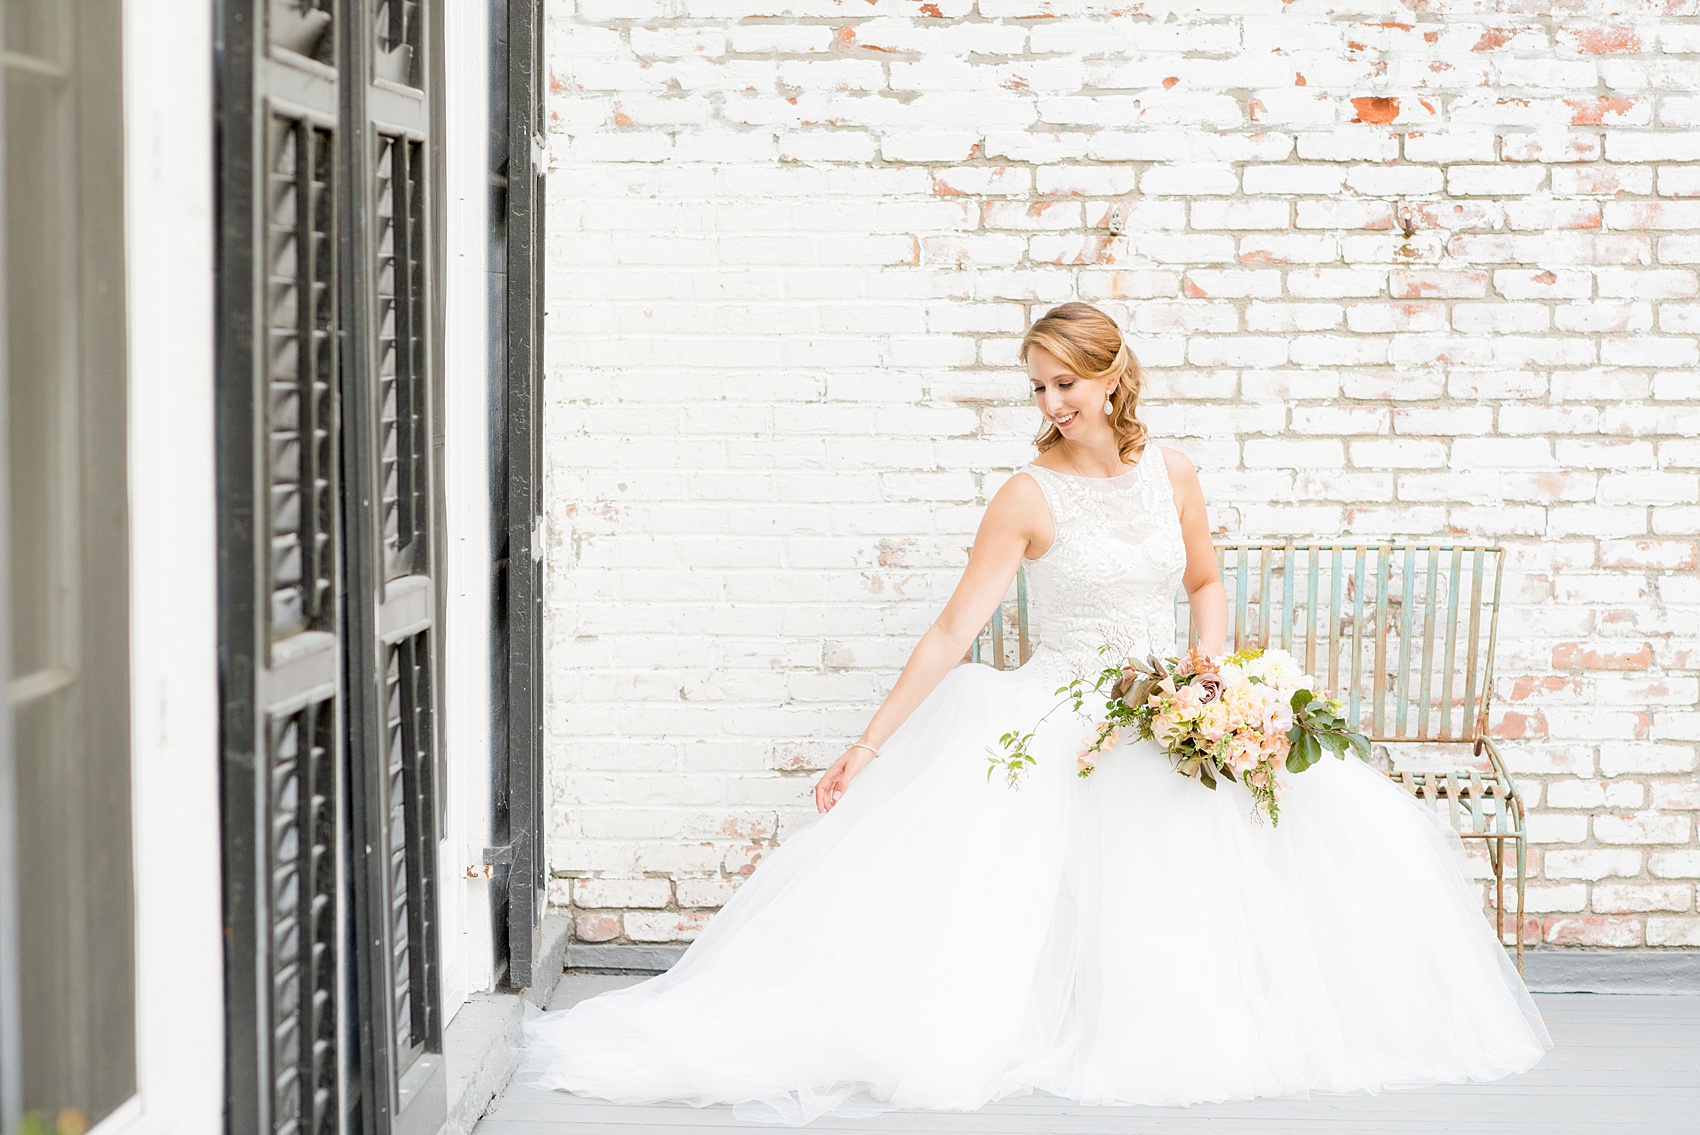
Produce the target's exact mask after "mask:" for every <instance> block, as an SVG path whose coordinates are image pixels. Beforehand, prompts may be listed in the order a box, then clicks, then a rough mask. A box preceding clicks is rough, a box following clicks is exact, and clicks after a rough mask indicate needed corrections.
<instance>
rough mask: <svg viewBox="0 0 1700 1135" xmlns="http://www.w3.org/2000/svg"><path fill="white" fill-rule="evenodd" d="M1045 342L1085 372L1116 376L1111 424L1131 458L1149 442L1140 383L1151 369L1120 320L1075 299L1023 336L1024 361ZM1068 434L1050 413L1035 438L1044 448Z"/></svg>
mask: <svg viewBox="0 0 1700 1135" xmlns="http://www.w3.org/2000/svg"><path fill="white" fill-rule="evenodd" d="M1035 346H1037V347H1043V348H1045V350H1047V351H1049V352H1051V354H1053V355H1055V356H1056V357H1057V358H1058V359H1061V360H1062V362H1063V364H1064V365H1065V366H1067V367H1068V369H1069V370H1071V371H1073V372H1074V373H1075V374H1077V375H1079V376H1080V377H1081V378H1088V379H1092V380H1094V381H1097V382H1104V381H1114V382H1115V392H1114V393H1113V394H1111V395H1110V406H1111V412H1110V428H1112V429H1113V430H1115V431H1116V446H1117V448H1118V449H1119V450H1120V451H1121V457H1122V460H1123V461H1131V460H1132V459H1133V457H1134V455H1135V454H1137V453H1139V452H1141V451H1142V450H1143V449H1144V448H1145V441H1146V438H1147V437H1148V436H1149V432H1150V431H1148V430H1147V429H1146V428H1145V423H1144V422H1142V421H1140V420H1139V415H1138V413H1137V411H1138V409H1139V393H1140V388H1141V387H1142V386H1143V385H1144V382H1145V372H1144V371H1142V370H1140V369H1139V360H1138V359H1136V358H1134V357H1133V352H1132V351H1131V350H1129V349H1128V345H1127V340H1126V339H1124V338H1122V333H1121V329H1120V328H1118V327H1117V326H1116V321H1115V320H1113V319H1111V318H1110V317H1109V316H1107V315H1105V314H1104V313H1103V312H1101V311H1099V310H1098V309H1097V308H1095V307H1093V306H1092V305H1091V304H1089V303H1081V302H1080V301H1079V300H1070V301H1069V302H1068V303H1064V304H1058V305H1057V306H1056V307H1053V308H1052V309H1051V310H1050V311H1047V312H1046V313H1045V314H1044V315H1042V316H1041V317H1040V318H1039V319H1038V320H1037V321H1036V322H1035V323H1034V324H1033V326H1031V327H1029V328H1028V329H1027V334H1026V336H1025V337H1023V338H1022V340H1021V361H1022V362H1026V361H1027V352H1028V350H1029V349H1030V348H1032V347H1035ZM1061 440H1062V431H1060V430H1058V429H1057V427H1056V423H1054V422H1052V421H1051V420H1050V419H1048V418H1047V419H1046V420H1045V424H1044V425H1043V426H1042V427H1041V428H1040V430H1039V434H1038V436H1037V437H1035V438H1034V439H1033V444H1034V446H1035V447H1037V448H1038V450H1039V452H1040V453H1043V452H1045V450H1047V449H1049V448H1051V447H1052V446H1053V445H1056V444H1057V443H1058V442H1060V441H1061Z"/></svg>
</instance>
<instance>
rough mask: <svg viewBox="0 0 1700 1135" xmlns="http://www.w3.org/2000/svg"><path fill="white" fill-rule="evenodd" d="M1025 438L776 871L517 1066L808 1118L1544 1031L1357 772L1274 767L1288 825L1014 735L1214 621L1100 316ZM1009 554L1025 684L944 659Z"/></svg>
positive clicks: (547, 1035) (1523, 1058) (1221, 1081)
mask: <svg viewBox="0 0 1700 1135" xmlns="http://www.w3.org/2000/svg"><path fill="white" fill-rule="evenodd" d="M1021 356H1022V358H1023V359H1024V360H1025V362H1026V364H1027V373H1028V377H1029V379H1030V382H1031V386H1032V390H1033V394H1034V399H1035V401H1036V403H1037V406H1038V409H1039V411H1040V413H1041V414H1042V415H1043V416H1044V419H1045V426H1044V429H1043V432H1042V433H1041V434H1040V436H1039V437H1038V439H1037V441H1036V445H1037V447H1038V450H1039V453H1038V455H1037V457H1036V458H1035V460H1034V461H1033V462H1032V464H1030V465H1028V466H1026V467H1025V468H1023V469H1022V470H1020V471H1018V473H1017V474H1016V475H1015V476H1013V477H1011V478H1010V479H1009V480H1008V481H1007V482H1006V483H1005V484H1004V485H1003V487H1002V488H1001V489H999V490H998V492H997V493H996V494H995V496H994V497H993V498H992V501H991V503H990V504H989V505H988V506H987V509H986V512H985V516H984V518H983V520H982V522H981V524H980V527H979V530H978V532H977V533H976V535H975V538H974V545H973V550H972V552H971V554H970V556H969V560H968V565H967V567H966V569H965V570H964V572H963V575H962V580H961V582H960V583H959V584H958V585H957V588H956V590H955V592H954V593H953V594H952V595H951V597H950V600H949V602H948V603H947V604H946V605H945V607H944V610H943V612H942V613H941V614H940V615H939V617H938V620H937V621H936V622H935V623H934V624H933V625H932V627H931V628H930V629H928V631H927V632H926V633H925V634H924V635H923V636H922V637H921V640H920V642H919V643H918V644H917V645H916V647H915V649H914V652H913V653H912V654H911V656H910V658H909V661H908V663H907V665H905V666H904V668H903V671H902V673H901V675H900V676H899V677H898V679H897V682H896V684H895V685H894V686H893V687H892V690H891V693H890V694H889V695H888V696H887V697H886V699H885V701H884V702H883V703H882V704H881V705H880V707H879V709H878V710H877V712H875V713H874V715H873V717H872V719H871V720H870V721H869V723H868V727H867V729H866V730H865V731H864V732H863V734H862V736H861V737H860V738H859V739H858V740H857V741H856V742H855V744H853V745H852V746H851V747H850V748H849V749H847V750H846V751H845V753H844V754H843V755H842V756H841V757H839V758H838V759H837V760H836V761H834V762H833V764H832V766H831V767H830V768H828V769H827V770H826V772H825V774H824V775H822V776H821V778H820V780H819V782H818V783H817V785H816V786H815V803H816V807H817V809H818V810H819V811H821V812H822V813H824V814H823V815H822V816H821V818H820V819H819V820H818V821H816V822H815V823H814V824H813V825H811V826H810V827H808V828H805V829H803V830H802V831H799V832H798V833H796V834H795V835H793V836H792V837H790V838H789V839H788V840H787V841H786V842H785V843H784V844H783V845H782V846H780V847H779V848H777V849H776V850H774V851H773V852H771V853H770V854H769V855H768V856H767V858H766V859H765V860H763V861H762V863H761V864H760V866H759V867H758V868H757V869H756V870H755V872H754V873H753V874H752V875H751V876H750V877H749V878H748V879H747V880H746V881H745V882H744V884H743V885H742V887H741V888H740V889H739V890H738V891H737V893H736V894H735V895H734V896H733V897H732V899H731V900H730V901H729V902H728V903H727V904H726V905H725V907H723V908H722V909H721V910H720V911H719V912H718V913H717V914H716V915H715V917H714V918H713V919H711V920H710V922H709V923H708V925H707V927H706V928H705V929H704V930H703V932H702V934H701V935H700V936H699V937H698V938H697V939H696V941H695V942H693V943H692V944H691V945H690V947H689V948H688V949H687V950H686V951H685V954H684V956H683V957H682V958H681V959H680V960H679V961H678V963H677V964H675V965H674V966H673V968H672V969H670V970H668V971H667V972H666V973H664V974H661V975H659V976H656V977H653V978H650V979H649V980H647V981H644V982H641V983H639V984H637V985H634V986H631V987H629V988H624V989H618V990H613V991H610V992H607V993H604V994H602V995H600V996H597V997H594V998H591V999H589V1000H587V1001H584V1002H581V1003H579V1004H578V1005H575V1006H573V1007H572V1008H570V1009H567V1010H563V1011H559V1012H554V1013H546V1014H543V1015H542V1016H540V1017H538V1018H535V1019H534V1020H532V1021H531V1022H529V1023H528V1024H527V1026H526V1031H527V1049H528V1052H527V1055H526V1064H525V1071H523V1072H522V1074H521V1079H522V1080H529V1081H530V1082H531V1083H534V1084H539V1085H541V1086H544V1087H551V1088H562V1089H566V1090H569V1091H573V1092H579V1093H584V1094H586V1095H591V1096H595V1097H599V1098H602V1099H608V1100H614V1101H620V1102H631V1103H637V1102H657V1101H681V1102H685V1103H689V1104H693V1105H698V1106H701V1105H708V1104H717V1103H719V1104H732V1105H733V1107H734V1114H735V1115H736V1116H737V1117H739V1118H744V1119H753V1120H761V1121H767V1122H779V1123H790V1124H802V1123H806V1122H808V1121H810V1120H811V1119H814V1118H815V1117H817V1116H820V1115H823V1114H833V1115H841V1116H849V1115H867V1114H871V1113H873V1112H876V1111H880V1110H884V1109H887V1108H893V1107H909V1108H933V1109H951V1110H968V1109H973V1108H977V1107H979V1106H981V1105H982V1104H984V1103H986V1102H988V1101H991V1100H996V1099H999V1098H1001V1097H1005V1096H1010V1095H1018V1094H1023V1093H1029V1092H1033V1091H1044V1092H1050V1093H1053V1094H1055V1095H1058V1096H1063V1097H1066V1098H1068V1099H1071V1100H1077V1101H1081V1102H1086V1103H1106V1104H1190V1103H1198V1102H1203V1101H1221V1100H1232V1099H1246V1098H1251V1097H1256V1096H1270V1095H1285V1094H1291V1093H1301V1092H1306V1091H1311V1090H1316V1091H1351V1090H1370V1091H1377V1090H1381V1089H1385V1088H1393V1087H1402V1086H1411V1085H1417V1084H1429V1083H1439V1082H1459V1081H1468V1080H1487V1079H1492V1078H1495V1077H1499V1076H1503V1075H1506V1074H1507V1073H1511V1072H1518V1071H1522V1070H1524V1069H1527V1068H1529V1067H1530V1066H1531V1065H1533V1064H1534V1063H1535V1062H1536V1061H1537V1060H1539V1059H1540V1057H1541V1055H1542V1053H1543V1052H1544V1051H1545V1050H1546V1049H1547V1048H1548V1047H1549V1046H1550V1044H1551V1041H1550V1040H1549V1038H1548V1036H1547V1032H1546V1029H1545V1027H1544V1025H1543V1023H1542V1021H1541V1018H1540V1014H1539V1012H1538V1011H1537V1010H1536V1008H1535V1006H1534V1003H1533V1002H1532V1001H1531V999H1530V997H1529V994H1528V991H1527V989H1526V988H1525V987H1524V985H1523V983H1522V981H1521V980H1520V979H1519V978H1518V976H1517V972H1516V970H1515V968H1514V967H1513V966H1512V965H1511V963H1510V961H1509V959H1508V958H1507V957H1506V954H1505V951H1504V949H1503V948H1502V947H1501V946H1500V944H1499V943H1498V941H1497V940H1496V939H1495V936H1494V934H1493V932H1492V930H1491V929H1490V928H1489V925H1488V923H1487V920H1486V919H1485V917H1484V916H1483V913H1482V911H1481V907H1480V904H1479V900H1478V896H1477V891H1476V888H1475V885H1474V884H1472V883H1470V882H1469V881H1468V880H1467V878H1466V875H1465V871H1464V867H1463V863H1464V860H1463V852H1462V847H1461V845H1460V843H1459V840H1458V837H1457V836H1456V835H1454V834H1453V833H1452V831H1451V830H1450V829H1449V828H1447V827H1446V826H1445V825H1444V824H1443V823H1442V822H1441V821H1440V820H1438V819H1437V818H1436V817H1435V816H1434V815H1433V814H1431V813H1430V812H1428V811H1427V810H1426V809H1424V808H1423V807H1422V806H1421V805H1419V804H1418V803H1416V802H1415V801H1414V800H1412V799H1410V798H1409V797H1407V796H1406V794H1405V793H1404V792H1402V791H1401V790H1399V789H1398V788H1397V787H1396V786H1394V785H1393V784H1391V783H1389V782H1388V781H1387V779H1386V778H1385V777H1384V776H1383V775H1382V774H1381V773H1379V772H1377V771H1375V770H1374V769H1372V768H1370V767H1368V766H1367V765H1364V764H1362V763H1361V762H1360V761H1358V760H1357V759H1355V758H1351V757H1348V759H1346V760H1336V759H1333V758H1327V759H1324V760H1323V761H1321V762H1320V763H1319V764H1317V765H1315V766H1314V767H1313V768H1311V769H1309V770H1308V771H1306V772H1305V773H1304V774H1303V775H1302V776H1293V777H1290V778H1289V779H1288V782H1287V783H1286V786H1285V789H1284V796H1283V799H1282V805H1281V822H1280V825H1279V826H1278V827H1271V826H1268V825H1267V824H1265V823H1263V822H1261V821H1260V820H1259V819H1258V818H1257V815H1256V813H1255V809H1254V807H1253V805H1252V802H1251V799H1250V797H1249V795H1247V794H1246V792H1245V790H1244V789H1243V788H1242V787H1241V786H1240V785H1238V784H1233V783H1229V784H1223V785H1222V786H1221V787H1220V788H1219V789H1218V790H1217V791H1214V792H1212V791H1207V790H1206V789H1204V788H1203V787H1202V786H1201V785H1200V784H1199V783H1198V782H1197V781H1195V780H1192V779H1189V778H1186V777H1182V776H1177V775H1176V774H1175V773H1174V772H1173V771H1172V770H1171V767H1170V764H1169V761H1168V760H1167V759H1166V757H1165V756H1164V754H1163V753H1162V752H1161V750H1160V749H1158V748H1157V746H1156V745H1155V744H1154V743H1153V742H1150V741H1123V742H1121V743H1119V744H1118V745H1117V746H1116V747H1115V748H1114V749H1112V750H1110V751H1107V752H1105V753H1102V754H1101V755H1100V757H1099V761H1098V768H1097V772H1096V774H1095V775H1093V776H1092V777H1090V778H1085V779H1082V778H1080V777H1078V776H1077V775H1076V761H1075V757H1076V753H1077V751H1078V749H1079V748H1080V747H1081V739H1080V738H1081V734H1082V732H1083V730H1084V729H1085V727H1086V726H1085V724H1084V723H1083V722H1082V721H1081V720H1080V719H1079V718H1077V717H1076V716H1074V715H1073V714H1072V713H1071V712H1070V711H1069V709H1068V708H1067V707H1065V708H1064V709H1062V710H1060V711H1058V712H1057V713H1054V714H1051V716H1050V717H1049V718H1047V719H1046V720H1045V721H1044V722H1043V723H1042V724H1040V725H1039V726H1038V728H1037V730H1036V733H1035V736H1034V738H1033V741H1032V742H1031V746H1030V748H1031V750H1032V752H1033V754H1034V756H1035V758H1036V760H1037V764H1036V765H1035V766H1034V767H1032V768H1030V769H1027V770H1026V772H1025V773H1024V776H1023V780H1022V783H1021V785H1020V787H1019V788H1011V787H1009V786H1008V785H1006V784H1005V783H1004V781H1003V779H1002V777H1001V776H993V777H990V778H988V776H987V774H986V770H987V767H988V764H987V756H988V751H992V752H1001V749H1000V748H999V745H998V738H999V737H1000V735H1002V734H1003V733H1005V732H1006V731H1008V730H1011V729H1016V728H1020V729H1027V728H1030V727H1031V726H1032V723H1033V722H1035V721H1038V720H1039V719H1040V718H1041V716H1042V715H1044V714H1045V712H1046V711H1047V710H1049V709H1051V707H1052V706H1054V705H1055V704H1056V702H1057V700H1058V699H1057V697H1056V696H1055V691H1056V690H1057V688H1058V687H1059V686H1060V685H1062V684H1063V683H1064V682H1066V681H1067V680H1068V679H1069V678H1071V677H1073V676H1075V675H1077V674H1081V673H1094V674H1095V673H1096V672H1097V671H1098V669H1100V668H1101V666H1102V664H1103V663H1102V659H1101V658H1100V656H1099V655H1098V653H1097V649H1098V646H1099V645H1100V644H1101V643H1104V642H1106V641H1108V640H1110V639H1111V638H1112V637H1113V638H1114V639H1115V640H1116V641H1118V642H1131V643H1133V644H1135V650H1136V651H1139V647H1140V646H1142V645H1145V646H1149V647H1150V648H1151V649H1154V650H1156V651H1158V652H1159V653H1164V654H1167V653H1173V652H1174V650H1175V644H1176V627H1175V619H1174V597H1175V589H1176V588H1177V587H1178V586H1184V587H1185V588H1186V590H1187V593H1188V595H1189V597H1190V600H1191V610H1192V612H1193V618H1194V620H1195V621H1196V623H1197V625H1198V629H1199V633H1200V636H1201V644H1202V646H1203V648H1204V650H1205V651H1206V652H1207V653H1209V654H1211V655H1212V656H1220V654H1221V652H1222V651H1223V649H1224V640H1225V636H1226V629H1227V607H1226V600H1225V593H1224V590H1223V587H1222V583H1221V580H1220V578H1219V577H1218V575H1217V571H1216V561H1215V556H1214V553H1213V551H1212V547H1211V541H1210V534H1209V526H1208V523H1207V521H1206V517H1205V501H1204V496H1203V493H1202V490H1201V489H1200V486H1199V482H1198V477H1197V475H1196V473H1195V472H1194V470H1193V467H1192V465H1191V463H1190V462H1188V460H1187V459H1186V458H1185V457H1183V456H1182V455H1181V454H1179V453H1177V452H1175V451H1174V450H1171V449H1167V448H1165V447H1163V446H1160V445H1158V444H1157V443H1156V442H1154V441H1153V440H1152V439H1151V437H1150V436H1149V434H1148V432H1147V430H1146V427H1145V425H1144V424H1143V423H1142V422H1141V421H1140V420H1139V417H1138V415H1137V409H1138V402H1139V396H1140V371H1139V367H1138V364H1137V363H1136V362H1135V361H1134V358H1133V355H1132V353H1131V351H1130V350H1129V348H1128V346H1127V344H1126V343H1125V342H1123V340H1122V336H1121V333H1120V332H1119V330H1118V329H1117V327H1116V325H1115V323H1114V322H1113V321H1112V320H1111V319H1110V318H1109V317H1108V316H1106V315H1105V314H1103V313H1102V312H1100V311H1099V310H1098V309H1096V308H1094V307H1091V306H1089V305H1087V304H1083V303H1066V304H1063V305H1061V306H1060V307H1058V308H1056V309H1054V310H1052V311H1051V312H1050V313H1048V314H1047V315H1046V316H1044V317H1043V318H1042V319H1040V320H1039V321H1037V322H1036V323H1035V324H1034V325H1033V327H1032V329H1031V330H1029V332H1028V333H1027V336H1026V338H1025V339H1024V341H1023V343H1022V347H1021ZM1023 561H1024V562H1025V563H1026V565H1027V571H1028V581H1029V597H1030V603H1031V609H1032V616H1031V623H1032V631H1033V636H1034V638H1035V639H1036V645H1035V647H1034V650H1033V654H1032V657H1031V659H1030V660H1029V661H1028V662H1027V663H1025V664H1024V665H1022V666H1021V667H1020V668H1018V669H1015V670H1010V671H1000V670H995V669H993V668H991V667H989V666H984V665H978V664H959V660H960V659H961V658H962V657H963V654H964V652H965V651H966V649H967V648H968V645H969V643H970V641H971V640H972V638H973V637H974V635H975V634H976V633H977V632H978V630H979V628H980V627H981V626H982V625H983V624H984V622H985V620H986V619H987V618H988V617H990V615H991V612H992V610H993V608H994V607H995V606H996V605H997V604H998V603H999V602H1000V601H1001V600H1002V599H1003V597H1004V595H1005V593H1006V591H1007V589H1008V587H1009V584H1010V581H1011V579H1012V578H1013V577H1014V575H1015V572H1016V568H1017V566H1018V564H1019V563H1021V562H1023Z"/></svg>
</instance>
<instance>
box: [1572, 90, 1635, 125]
mask: <svg viewBox="0 0 1700 1135" xmlns="http://www.w3.org/2000/svg"><path fill="white" fill-rule="evenodd" d="M1564 103H1565V105H1566V106H1568V107H1569V108H1570V125H1572V126H1603V125H1604V124H1605V120H1606V115H1608V114H1612V115H1616V116H1617V117H1619V118H1622V117H1623V116H1625V115H1627V114H1629V113H1631V112H1632V111H1633V110H1634V109H1635V100H1634V99H1626V98H1622V97H1618V96H1607V95H1601V96H1600V97H1598V98H1591V99H1589V98H1581V99H1565V100H1564Z"/></svg>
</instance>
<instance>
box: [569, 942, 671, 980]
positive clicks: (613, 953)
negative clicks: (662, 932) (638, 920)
mask: <svg viewBox="0 0 1700 1135" xmlns="http://www.w3.org/2000/svg"><path fill="white" fill-rule="evenodd" d="M684 953H685V947H684V946H595V945H591V944H589V943H579V942H574V943H572V944H570V945H569V946H568V947H567V968H568V969H571V970H624V971H632V972H641V973H661V972H663V971H665V970H669V969H671V968H673V963H674V962H676V961H678V960H679V959H680V958H681V957H683V956H684Z"/></svg>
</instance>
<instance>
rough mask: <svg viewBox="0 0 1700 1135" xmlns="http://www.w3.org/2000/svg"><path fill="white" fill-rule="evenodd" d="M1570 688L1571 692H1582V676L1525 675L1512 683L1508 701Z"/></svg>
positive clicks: (1521, 699) (1506, 698) (1507, 696)
mask: <svg viewBox="0 0 1700 1135" xmlns="http://www.w3.org/2000/svg"><path fill="white" fill-rule="evenodd" d="M1566 690H1568V691H1569V692H1571V693H1578V694H1579V693H1581V692H1582V680H1581V679H1580V678H1566V677H1563V676H1562V675H1558V674H1547V675H1544V676H1539V677H1537V676H1534V675H1524V676H1523V677H1520V678H1516V679H1514V680H1513V681H1512V683H1511V692H1510V693H1509V694H1507V695H1506V697H1505V700H1506V701H1525V700H1527V699H1528V698H1531V697H1534V696H1535V695H1536V694H1556V693H1562V692H1564V691H1566Z"/></svg>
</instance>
